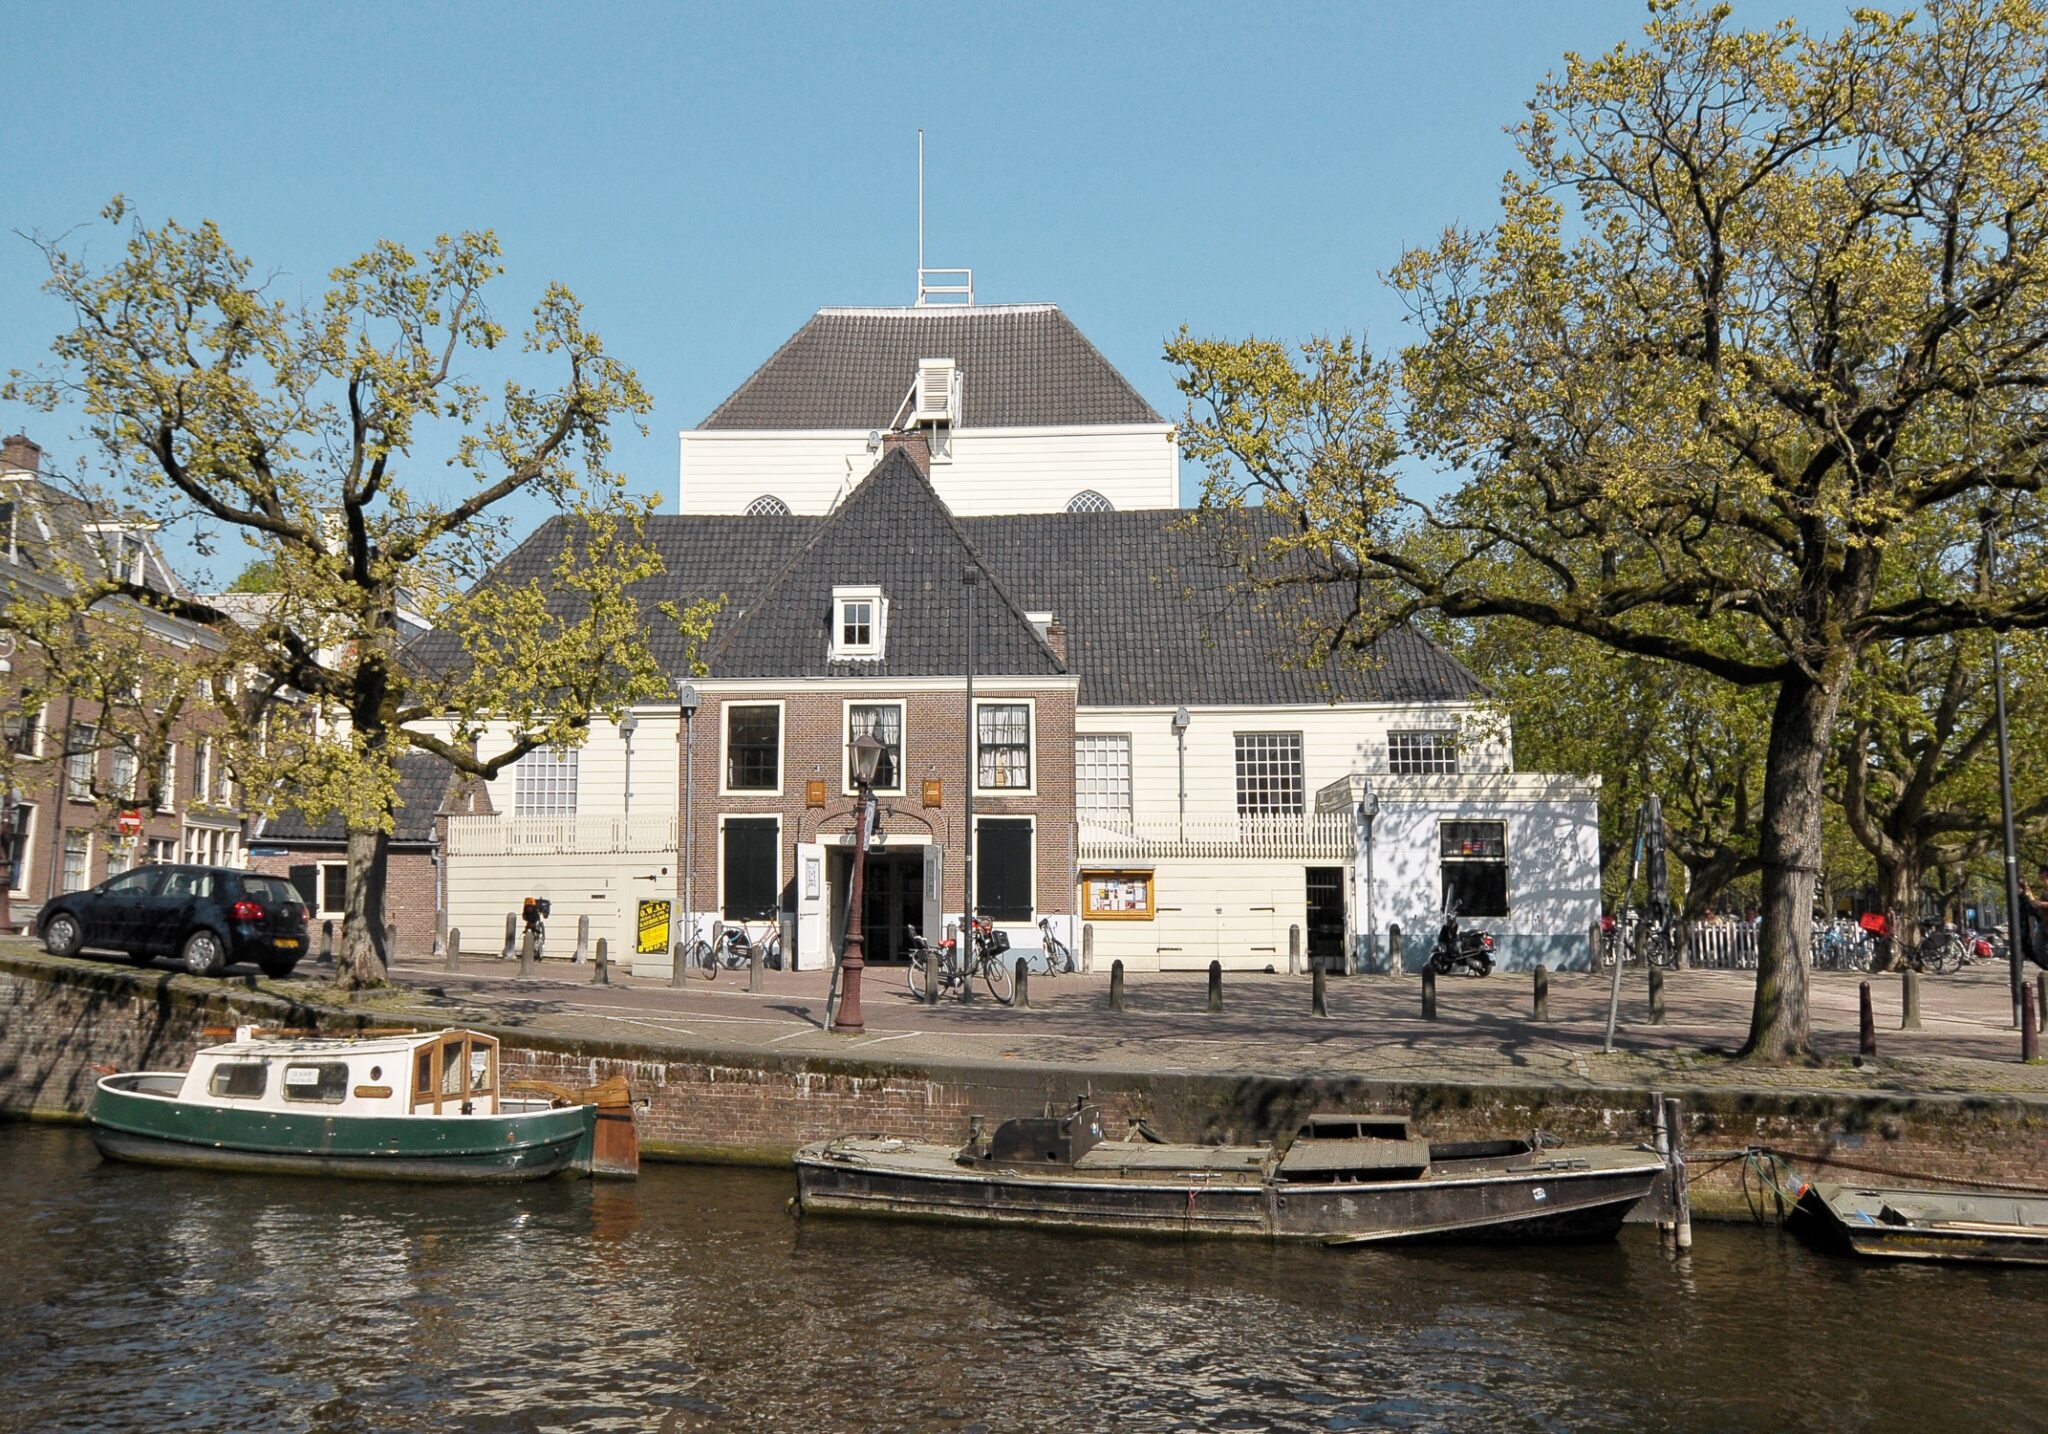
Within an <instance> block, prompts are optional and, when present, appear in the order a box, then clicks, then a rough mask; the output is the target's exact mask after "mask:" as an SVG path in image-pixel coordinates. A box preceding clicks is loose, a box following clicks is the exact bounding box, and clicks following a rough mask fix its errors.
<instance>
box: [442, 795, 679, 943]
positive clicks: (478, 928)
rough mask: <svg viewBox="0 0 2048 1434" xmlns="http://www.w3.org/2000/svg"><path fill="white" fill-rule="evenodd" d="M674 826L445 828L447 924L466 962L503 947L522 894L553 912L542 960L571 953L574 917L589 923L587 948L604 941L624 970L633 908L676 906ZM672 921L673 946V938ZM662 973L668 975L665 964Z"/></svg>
mask: <svg viewBox="0 0 2048 1434" xmlns="http://www.w3.org/2000/svg"><path fill="white" fill-rule="evenodd" d="M675 840H676V822H675V819H674V818H673V817H672V816H668V817H649V818H647V819H645V820H643V819H641V818H640V817H639V816H638V815H637V814H636V815H635V817H634V819H633V821H632V822H631V823H630V824H627V823H623V822H618V821H615V820H613V819H609V818H579V819H577V820H576V821H575V822H574V823H569V822H554V821H533V822H521V821H520V820H519V819H518V818H514V817H482V816H479V817H455V818H452V819H451V820H450V822H449V838H448V852H447V855H446V857H445V860H446V861H447V864H448V925H449V927H450V928H451V929H455V928H459V929H460V930H461V932H462V949H463V950H464V951H465V952H467V953H470V954H472V955H481V954H488V953H492V952H496V951H499V950H501V949H502V948H503V945H504V940H505V917H506V916H507V915H508V914H512V915H516V914H517V913H518V911H519V909H520V903H521V902H522V901H524V900H525V898H527V897H529V896H544V897H546V898H548V900H549V901H551V902H552V903H553V904H554V910H553V912H552V914H550V915H549V917H548V936H547V948H546V952H545V955H546V958H547V959H549V960H557V959H563V958H566V957H568V956H570V955H571V954H573V953H574V951H575V947H576V919H577V918H578V917H579V916H587V917H589V918H590V940H591V949H592V951H593V952H594V951H595V950H596V945H597V939H598V938H599V937H600V936H602V937H604V938H605V939H606V941H607V942H609V943H610V954H611V959H612V960H614V961H618V962H622V963H623V962H630V961H631V960H632V958H633V948H634V943H635V940H636V936H637V921H638V915H639V903H640V902H641V901H642V900H643V899H649V900H666V901H668V902H670V903H671V905H670V910H671V912H672V913H675V912H678V911H679V908H680V907H681V903H680V902H678V901H676V899H675V884H676V866H675V861H676V855H675V852H676V848H675ZM682 925H683V923H682V921H681V918H680V915H677V916H676V919H675V928H676V929H675V932H674V933H673V934H672V936H671V940H678V939H681V938H680V933H681V928H682ZM662 969H663V970H664V971H666V969H667V964H666V959H665V958H664V960H663V963H662Z"/></svg>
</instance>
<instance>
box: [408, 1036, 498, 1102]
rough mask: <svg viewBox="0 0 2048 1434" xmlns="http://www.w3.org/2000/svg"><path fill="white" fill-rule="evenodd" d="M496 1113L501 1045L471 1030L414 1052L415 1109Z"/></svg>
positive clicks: (413, 1086) (413, 1090) (413, 1099)
mask: <svg viewBox="0 0 2048 1434" xmlns="http://www.w3.org/2000/svg"><path fill="white" fill-rule="evenodd" d="M465 1105H467V1106H469V1107H470V1111H469V1112H465V1113H478V1114H482V1113H489V1114H496V1113H497V1109H498V1043H497V1042H496V1041H495V1040H493V1039H491V1038H490V1037H489V1036H479V1035H475V1034H473V1033H471V1032H468V1031H462V1032H451V1033H449V1034H448V1035H446V1036H443V1037H442V1038H441V1039H440V1040H438V1041H435V1042H434V1043H433V1044H432V1045H425V1046H421V1047H419V1048H418V1049H417V1050H416V1051H415V1052H414V1053H413V1081H412V1108H413V1109H414V1110H416V1111H417V1110H431V1111H433V1112H435V1113H437V1114H438V1113H440V1112H442V1111H444V1110H446V1109H448V1108H450V1107H453V1108H455V1109H458V1110H459V1109H461V1108H462V1107H463V1106H465Z"/></svg>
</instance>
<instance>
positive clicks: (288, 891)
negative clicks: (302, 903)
mask: <svg viewBox="0 0 2048 1434" xmlns="http://www.w3.org/2000/svg"><path fill="white" fill-rule="evenodd" d="M242 895H243V896H244V897H245V898H247V899H248V900H250V901H281V902H284V903H286V904H287V905H291V906H296V905H298V904H299V889H298V888H297V887H296V886H293V885H292V884H291V883H290V882H288V881H286V880H285V879H284V878H283V877H281V876H245V877H243V878H242Z"/></svg>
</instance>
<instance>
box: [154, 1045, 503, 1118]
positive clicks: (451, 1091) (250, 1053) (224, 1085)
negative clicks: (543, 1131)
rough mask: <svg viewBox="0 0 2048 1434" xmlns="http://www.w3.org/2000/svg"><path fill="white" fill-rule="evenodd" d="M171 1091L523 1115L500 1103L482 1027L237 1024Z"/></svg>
mask: <svg viewBox="0 0 2048 1434" xmlns="http://www.w3.org/2000/svg"><path fill="white" fill-rule="evenodd" d="M158 1079H179V1080H180V1081H181V1083H180V1085H179V1086H178V1088H177V1089H176V1090H175V1091H172V1090H160V1091H148V1092H144V1093H148V1094H161V1095H171V1094H175V1095H176V1096H177V1098H178V1099H179V1100H181V1101H186V1102H190V1103H192V1104H195V1105H212V1106H222V1107H230V1108H239V1109H251V1110H274V1111H314V1112H319V1113H323V1114H329V1115H442V1116H448V1115H477V1116H490V1115H498V1114H501V1113H510V1112H511V1111H513V1110H514V1109H525V1108H526V1105H527V1102H523V1101H513V1102H510V1103H509V1104H508V1103H506V1102H505V1101H503V1099H502V1098H501V1096H500V1092H499V1085H498V1042H497V1038H496V1037H493V1036H487V1035H484V1034H483V1033H481V1032H479V1031H465V1030H451V1031H433V1032H419V1031H375V1032H368V1033H365V1034H363V1035H360V1036H354V1037H345V1038H334V1037H320V1036H313V1035H310V1034H306V1033H300V1032H293V1031H264V1030H256V1029H252V1028H250V1027H248V1026H242V1027H238V1028H237V1029H236V1031H235V1033H234V1038H233V1039H232V1040H229V1041H226V1042H224V1043H223V1044H221V1045H217V1046H207V1047H205V1048H204V1049H202V1050H201V1051H199V1053H198V1054H197V1055H196V1056H194V1057H193V1060H192V1068H191V1069H190V1070H189V1071H187V1072H186V1073H185V1074H184V1076H183V1077H182V1078H176V1077H172V1078H161V1077H159V1078H158Z"/></svg>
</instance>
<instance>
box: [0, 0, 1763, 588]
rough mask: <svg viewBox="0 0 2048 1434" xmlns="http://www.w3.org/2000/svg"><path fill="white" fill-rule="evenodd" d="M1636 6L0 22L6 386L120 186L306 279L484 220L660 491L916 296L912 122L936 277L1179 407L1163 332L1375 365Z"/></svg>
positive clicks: (137, 11)
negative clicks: (1437, 260)
mask: <svg viewBox="0 0 2048 1434" xmlns="http://www.w3.org/2000/svg"><path fill="white" fill-rule="evenodd" d="M1779 13H1780V10H1779V9H1778V8H1775V7H1774V8H1768V9H1766V8H1764V7H1762V6H1759V5H1757V4H1755V3H1753V0H1745V3H1743V4H1742V5H1740V6H1739V9H1738V14H1739V15H1740V16H1741V18H1743V19H1745V20H1748V21H1751V22H1753V23H1758V24H1762V23H1766V22H1768V21H1769V20H1772V19H1775V18H1777V17H1778V15H1779ZM1643 15H1644V9H1643V5H1642V4H1641V0H1541V3H1537V2H1536V0H1529V3H1521V0H1515V3H1510V0H1500V3H1492V4H1485V3H1478V0H1436V2H1435V3H1420V0H1418V3H1402V4H1392V3H1387V4H1366V3H1362V0H1361V3H1353V4H1342V5H1313V6H1312V5H1266V4H1257V5H1250V4H1248V5H1242V6H1230V7H1226V6H1220V5H1210V4H1148V5H1137V4H1128V5H1127V4H1115V5H1099V4H1090V5H1050V4H1029V5H1016V6H1008V7H1002V8H996V7H988V6H972V5H970V6H960V7H953V8H950V9H947V8H942V7H937V6H931V5H918V6H884V5H850V4H849V5H830V6H828V5H822V4H784V5H734V6H712V5H694V6H682V5H652V4H644V5H623V4H603V5H562V4H547V5H542V4H528V3H498V4H489V5H483V4H474V5H470V4H464V5H455V4H435V5H420V4H402V5H401V4H387V3H369V2H368V0H365V3H352V4H346V5H326V6H318V7H315V6H311V5H259V4H253V3H251V4H206V3H194V0H181V3H178V4H175V5H160V4H158V5H149V4H142V3H133V4H125V5H108V4H95V3H83V0H64V3H55V4H42V3H33V0H8V3H7V5H6V7H5V9H4V11H0V50H4V52H5V53H6V54H7V55H8V57H9V59H8V96H7V115H8V128H9V137H8V140H7V143H6V162H5V171H6V173H5V182H4V184H0V368H8V367H19V366H25V365H28V364H30V363H33V362H35V361H37V360H39V359H40V358H41V357H42V355H43V354H44V353H45V352H46V349H47V345H48V342H49V339H50V336H51V335H52V334H53V333H54V332H56V330H57V329H58V328H59V327H61V326H62V324H63V321H64V317H65V315H64V313H63V311H62V310H61V308H59V307H58V306H57V305H56V303H55V302H54V301H53V300H51V299H50V298H49V297H48V296H46V295H43V294H41V293H40V292H39V291H38V289H37V285H38V284H39V282H40V280H41V278H42V277H43V270H42V267H41V259H40V256H39V255H38V254H37V253H36V251H35V250H34V249H33V248H32V247H31V246H30V245H29V244H28V243H27V242H26V241H25V240H23V239H21V238H20V237H18V234H17V233H16V232H15V231H28V230H42V231H45V232H49V233H57V232H61V231H63V230H65V229H67V228H70V227H71V226H74V225H78V224H81V223H84V222H86V221H89V220H91V219H92V217H93V216H94V215H95V214H96V213H97V211H98V210H99V208H100V207H101V205H103V204H104V203H105V202H106V200H107V199H108V197H109V196H111V195H113V194H114V193H116V192H120V193H125V194H126V195H127V196H128V197H129V199H130V201H131V204H132V206H133V207H134V209H135V210H136V211H137V212H138V213H139V215H140V216H141V217H142V218H143V219H145V220H146V221H147V222H151V223H155V222H158V221H160V220H162V219H163V218H165V217H167V216H175V217H177V218H179V219H181V220H186V221H196V220H198V219H201V218H211V219H214V220H216V221H218V222H219V223H220V224H221V226H222V227H223V229H224V230H225V232H226V234H227V236H228V239H229V241H230V242H231V243H232V244H234V245H235V246H236V247H237V248H239V249H240V250H242V251H243V252H244V253H246V254H249V255H251V256H253V257H255V258H256V259H257V261H258V263H259V265H260V266H261V267H263V268H266V269H276V270H280V271H283V273H284V274H285V276H286V280H285V282H286V283H287V284H288V285H289V284H296V285H299V286H301V287H302V289H303V292H305V293H306V294H308V295H312V294H317V293H318V292H319V291H320V288H321V287H322V284H323V281H324V276H325V274H326V272H327V270H328V269H330V268H331V267H333V266H334V265H336V264H337V263H340V262H343V261H345V260H346V259H348V258H350V257H352V256H354V255H355V254H357V253H359V252H361V251H362V250H363V249H365V248H367V247H369V246H370V245H371V244H372V243H373V242H374V241H375V240H377V239H378V238H380V237H387V236H388V237H391V238H395V239H399V240H402V241H405V242H409V243H414V244H424V243H427V242H430V241H431V239H432V238H433V236H434V235H435V234H436V233H437V232H441V231H444V230H455V229H462V228H485V227H488V228H492V229H495V230H496V231H497V232H498V234H499V236H500V237H501V239H502V241H503V243H504V245H505V249H506V253H507V259H508V264H509V272H508V274H507V276H506V278H505V279H504V280H502V281H500V288H499V290H498V292H497V295H496V298H495V309H496V312H497V314H498V316H499V317H500V319H501V320H503V321H506V322H508V323H510V324H513V325H514V326H515V327H516V323H517V320H518V319H519V318H520V316H521V315H522V314H523V312H524V310H525V308H526V307H527V306H528V305H530V303H531V302H532V299H533V298H534V296H536V295H537V294H538V292H539V290H540V288H541V286H542V285H543V284H544V283H545V282H546V281H547V280H549V279H551V278H559V279H562V280H563V281H565V282H567V283H568V284H569V285H570V287H571V288H573V289H574V290H575V291H576V292H577V294H578V295H579V296H580V297H581V298H582V299H583V300H584V302H585V305H586V307H587V312H588V316H589V319H590V322H591V323H592V324H593V325H594V326H595V327H596V328H597V329H598V330H599V331H600V332H601V333H602V334H603V335H604V336H605V339H606V342H607V344H608V345H609V347H610V348H611V350H612V351H613V352H614V353H615V354H617V355H619V356H621V357H622V358H624V359H626V360H627V361H628V362H630V363H632V364H633V365H634V366H635V367H636V368H637V369H638V370H639V372H640V375H641V378H642V379H643V381H644V382H645V383H646V384H647V386H648V387H649V389H650V390H651V391H652V392H653V394H654V397H655V402H656V409H655V412H654V415H653V418H652V420H651V422H650V424H649V428H650V432H649V435H648V436H647V437H646V438H645V439H641V438H639V437H638V436H637V435H622V441H621V443H620V449H619V457H620V462H621V465H622V466H623V468H624V469H625V471H627V472H628V473H629V474H630V475H631V477H632V480H633V483H634V486H635V487H636V488H638V489H641V490H644V491H648V492H659V493H661V494H663V495H664V498H665V503H666V505H667V506H671V507H672V506H673V503H674V495H675V481H676V461H675V437H674V435H675V433H676V431H677V430H679V429H682V428H687V427H690V426H692V425H694V424H695V423H696V422H697V421H698V420H699V419H701V418H702V417H703V416H704V415H705V414H706V413H707V412H709V411H710V409H711V408H712V407H713V406H714V405H715V404H716V403H717V402H718V401H719V400H720V399H721V398H723V397H724V396H725V395H726V394H727V393H728V392H730V391H731V390H732V388H733V387H735V386H736V385H737V384H738V383H739V382H740V380H741V379H743V378H744V377H745V376H746V375H747V373H748V372H750V371H751V370H752V369H753V368H754V367H755V366H756V365H757V364H758V363H760V362H761V360H763V359H764V358H766V357H767V356H768V354H769V353H770V352H771V351H772V350H773V349H774V348H775V346H776V345H777V344H779V343H780V342H781V341H782V340H783V339H784V338H785V337H787V336H788V334H789V333H790V332H791V331H793V330H794V329H795V328H796V327H797V326H798V325H799V324H801V323H802V322H803V320H804V318H805V317H806V316H807V315H808V314H809V313H810V312H811V311H812V310H814V309H816V308H818V307H819V306H821V305H826V304H900V303H907V302H909V301H910V300H911V299H912V298H913V297H914V290H913V280H914V271H915V268H916V241H917V234H916V216H917V195H916V131H917V129H918V128H919V127H920V126H922V127H923V128H924V129H925V130H926V132H927V196H928V198H927V203H928V211H927V225H926V229H927V236H928V242H927V251H928V261H929V262H930V263H932V264H934V265H964V266H971V267H972V268H973V269H974V271H975V283H976V288H977V294H978V297H979V298H980V299H981V300H983V301H984V302H1022V301H1051V302H1054V303H1057V304H1059V305H1061V306H1062V307H1063V308H1065V309H1066V310H1067V312H1068V313H1069V314H1070V315H1072V316H1073V318H1074V319H1075V321H1076V322H1077V323H1078V324H1079V325H1080V326H1081V328H1082V330H1083V331H1084V332H1086V333H1087V334H1088V335H1089V336H1090V337H1091V338H1092V339H1093V340H1094V341H1095V342H1096V344H1097V345H1098V346H1100V347H1101V349H1102V350H1103V352H1104V353H1105V354H1107V355H1108V357H1109V359H1110V360H1111V362H1113V363H1115V364H1116V365H1117V366H1118V367H1119V368H1121V369H1122V370H1123V371H1124V372H1125V373H1126V374H1127V375H1129V377H1130V378H1131V380H1132V381H1133V382H1134V383H1136V384H1137V386H1138V388H1139V389H1140V391H1142V392H1143V393H1144V394H1145V396H1146V397H1147V398H1148V399H1149V400H1150V401H1151V402H1152V404H1153V406H1154V407H1156V408H1157V409H1159V411H1160V412H1161V413H1163V414H1165V415H1167V416H1168V417H1171V418H1178V417H1179V415H1180V412H1181V405H1180V403H1179V402H1178V401H1177V396H1176V394H1175V393H1174V390H1173V386H1172V381H1171V375H1170V373H1169V371H1168V369H1167V366H1166V365H1165V364H1164V363H1163V362H1162V361H1161V359H1160V346H1161V344H1162V343H1163V342H1164V341H1165V340H1166V339H1167V338H1168V337H1169V336H1170V335H1171V334H1172V333H1173V332H1174V331H1175V330H1176V329H1177V328H1178V327H1179V326H1180V325H1182V324H1187V325H1188V326H1190V327H1191V328H1192V329H1194V330H1195V331H1196V332H1198V333H1204V334H1219V335H1233V336H1235V335H1242V334H1245V333H1249V332H1258V333H1260V334H1264V335H1271V336H1278V337H1284V338H1299V337H1303V336H1306V335H1309V334H1312V333H1316V332H1322V331H1330V330H1338V329H1354V330H1355V329H1364V330H1366V331H1367V332H1369V334H1370V335H1371V337H1372V338H1373V340H1374V341H1375V343H1376V344H1377V345H1379V346H1382V347H1385V346H1391V345H1392V344H1394V343H1397V342H1399V341H1400V340H1401V338H1402V334H1401V311H1400V309H1399V307H1398V306H1397V305H1396V304H1395V303H1393V302H1392V301H1391V300H1390V299H1389V297H1388V296H1387V294H1386V293H1385V292H1384V290H1383V288H1382V286H1381V283H1380V279H1379V275H1380V273H1381V272H1382V271H1383V270H1384V269H1386V268H1387V267H1388V266H1389V265H1390V264H1391V263H1392V262H1393V261H1394V260H1395V259H1396V258H1397V257H1398V256H1399V254H1400V252H1401V251H1402V249H1403V247H1404V246H1407V245H1410V244H1415V243H1419V242H1424V241H1427V240H1428V239H1430V238H1431V237H1432V236H1434V234H1435V233H1436V232H1437V231H1438V230H1440V229H1441V228H1442V227H1443V226H1444V225H1446V224H1450V223H1455V222H1468V223H1484V222H1486V221H1487V220H1488V219H1489V218H1490V217H1491V215H1492V213H1493V202H1494V195H1495V191H1496V186H1497V183H1498V180H1499V178H1500V175H1501V174H1502V172H1503V171H1504V170H1505V169H1506V168H1507V166H1508V164H1509V163H1510V159H1511V152H1510V148H1509V144H1508V141H1507V139H1506V137H1505V136H1504V134H1503V130H1504V128H1505V127H1506V126H1509V125H1511V124H1513V123H1514V122H1515V120H1516V119H1517V118H1518V117H1519V116H1520V114H1521V113H1522V107H1523V105H1524V103H1525V102H1526V100H1527V99H1528V98H1529V96H1530V94H1531V93H1532V91H1533V88H1534V86H1535V84H1536V83H1537V81H1538V80H1539V79H1540V78H1541V77H1542V76H1543V75H1544V74H1545V73H1546V72H1548V71H1550V70H1551V69H1553V68H1554V67H1556V66H1557V64H1558V62H1559V58H1560V56H1561V55H1562V54H1563V53H1564V52H1565V51H1566V50H1567V49H1579V50H1582V51H1586V50H1597V49H1602V48H1606V47H1608V46H1610V45H1612V44H1614V43H1615V42H1616V41H1618V40H1621V39H1624V38H1632V37H1634V36H1636V35H1638V34H1639V33H1640V26H1641V23H1642V19H1643ZM93 242H94V244H95V245H96V246H97V247H98V248H100V249H101V250H103V251H105V250H110V248H111V241H110V237H109V236H108V235H107V234H106V232H105V230H104V229H102V230H100V231H99V233H97V234H95V235H94V236H93ZM17 427H25V428H27V430H28V431H29V432H30V433H31V434H32V435H33V436H35V437H37V438H38V440H39V441H41V442H42V443H43V444H44V446H45V447H47V448H50V449H53V450H56V451H57V453H58V455H59V456H66V455H69V456H74V457H75V456H76V445H75V443H74V442H73V441H72V439H71V437H70V434H69V432H68V429H69V424H68V423H65V422H63V421H59V420H53V419H49V418H45V417H43V416H41V415H37V414H34V413H31V412H29V411H27V410H25V409H23V408H21V407H20V406H18V405H0V428H4V429H5V430H6V431H13V430H14V429H15V428H17ZM535 516H537V514H536V515H535ZM529 521H530V519H529ZM236 565H237V566H238V564H236ZM195 566H197V565H196V564H195ZM191 576H193V577H195V578H199V579H200V580H202V581H203V580H204V576H205V575H204V574H203V573H201V572H194V573H192V574H191ZM216 576H218V577H220V578H222V579H223V580H224V579H225V578H226V577H228V576H232V572H231V571H230V572H222V573H218V574H216Z"/></svg>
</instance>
